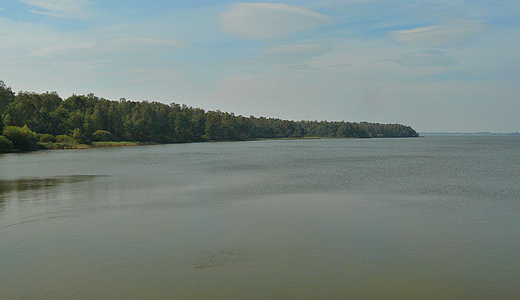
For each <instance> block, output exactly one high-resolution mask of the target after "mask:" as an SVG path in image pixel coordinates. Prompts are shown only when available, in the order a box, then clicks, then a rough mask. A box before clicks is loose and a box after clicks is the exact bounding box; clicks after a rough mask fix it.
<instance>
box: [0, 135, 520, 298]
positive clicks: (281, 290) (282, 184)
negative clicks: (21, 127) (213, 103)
mask: <svg viewBox="0 0 520 300" xmlns="http://www.w3.org/2000/svg"><path fill="white" fill-rule="evenodd" d="M519 150H520V138H518V137H426V138H408V139H316V140H266V141H254V142H229V143H194V144H173V145H156V146H142V147H121V148H94V149H86V150H57V151H40V152H34V153H24V154H4V155H0V299H520V285H519V283H520V242H519V241H520V151H519Z"/></svg>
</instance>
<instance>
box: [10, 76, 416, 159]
mask: <svg viewBox="0 0 520 300" xmlns="http://www.w3.org/2000/svg"><path fill="white" fill-rule="evenodd" d="M0 133H2V134H1V135H0V152H11V151H30V150H38V149H62V148H80V149H81V148H88V147H90V146H96V145H97V146H125V145H143V144H164V143H186V142H208V141H247V140H255V139H274V138H391V137H417V136H419V134H418V133H417V132H416V131H415V130H414V129H413V128H411V127H410V126H405V125H401V124H380V123H369V122H347V121H292V120H282V119H277V118H266V117H254V116H249V117H244V116H241V115H235V114H233V113H228V112H222V111H220V110H217V111H205V110H204V109H201V108H193V107H189V106H186V105H181V104H177V103H171V104H170V105H167V104H164V103H160V102H155V101H153V102H149V101H127V100H126V99H124V98H122V99H120V100H119V101H113V100H107V99H104V98H99V97H97V96H95V95H94V94H88V95H72V96H70V97H68V98H67V99H65V100H63V99H62V98H61V97H60V96H59V95H58V93H56V92H46V93H41V94H38V93H35V92H26V91H20V92H18V93H14V92H13V91H12V90H11V88H10V87H9V86H7V85H6V84H5V83H4V82H3V81H1V80H0Z"/></svg>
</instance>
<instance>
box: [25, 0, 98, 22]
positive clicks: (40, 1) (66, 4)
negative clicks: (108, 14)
mask: <svg viewBox="0 0 520 300" xmlns="http://www.w3.org/2000/svg"><path fill="white" fill-rule="evenodd" d="M19 1H22V2H25V3H27V4H29V5H31V6H34V7H36V8H37V9H33V10H31V13H34V14H41V15H49V16H53V17H59V18H85V17H87V16H88V12H87V11H86V10H85V8H86V6H88V5H89V4H90V3H91V2H90V0H19Z"/></svg>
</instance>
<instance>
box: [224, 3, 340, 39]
mask: <svg viewBox="0 0 520 300" xmlns="http://www.w3.org/2000/svg"><path fill="white" fill-rule="evenodd" d="M220 21H221V25H222V28H223V29H224V30H225V31H226V32H228V33H230V34H233V35H236V36H239V37H242V38H247V39H272V38H280V37H286V36H288V35H290V34H291V33H292V32H295V31H301V30H306V29H310V28H315V27H319V26H323V25H325V24H327V23H329V21H330V20H329V18H328V17H327V16H325V15H322V14H319V13H317V12H314V11H312V10H309V9H306V8H301V7H298V6H292V5H287V4H280V3H237V4H233V5H231V7H230V9H229V10H228V11H227V12H225V13H223V14H222V15H221V17H220Z"/></svg>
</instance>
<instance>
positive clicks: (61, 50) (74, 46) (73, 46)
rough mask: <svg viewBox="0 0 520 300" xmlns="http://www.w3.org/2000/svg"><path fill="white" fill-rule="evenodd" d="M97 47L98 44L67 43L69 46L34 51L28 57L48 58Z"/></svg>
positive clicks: (62, 45)
mask: <svg viewBox="0 0 520 300" xmlns="http://www.w3.org/2000/svg"><path fill="white" fill-rule="evenodd" d="M95 45H96V43H67V44H61V45H57V46H53V47H47V48H43V49H39V50H36V51H33V52H32V53H30V54H29V55H28V56H39V57H46V56H52V55H65V54H69V53H70V52H73V51H75V50H85V49H88V48H92V47H94V46H95Z"/></svg>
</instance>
